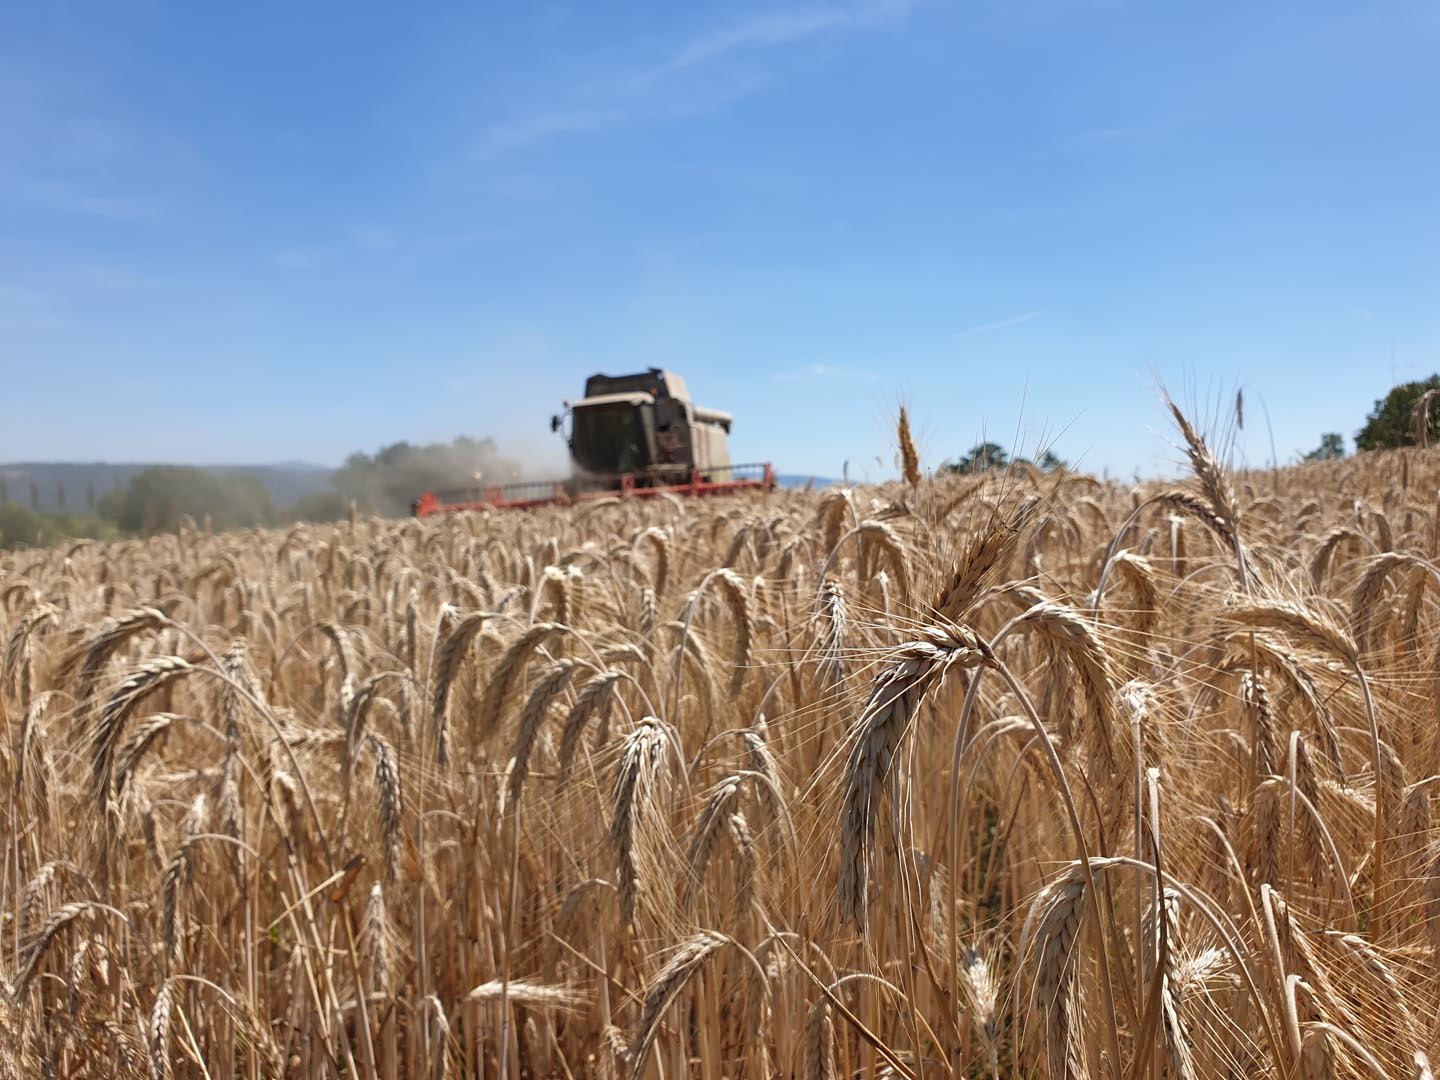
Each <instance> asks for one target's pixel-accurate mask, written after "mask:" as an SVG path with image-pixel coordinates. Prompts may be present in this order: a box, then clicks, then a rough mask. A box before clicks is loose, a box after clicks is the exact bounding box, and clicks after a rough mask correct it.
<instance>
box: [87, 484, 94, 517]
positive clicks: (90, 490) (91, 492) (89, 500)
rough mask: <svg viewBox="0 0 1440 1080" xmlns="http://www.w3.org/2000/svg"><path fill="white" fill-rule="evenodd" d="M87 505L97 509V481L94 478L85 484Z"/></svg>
mask: <svg viewBox="0 0 1440 1080" xmlns="http://www.w3.org/2000/svg"><path fill="white" fill-rule="evenodd" d="M85 505H86V506H87V507H89V508H90V509H91V510H92V511H93V510H94V509H95V482H94V481H93V480H92V481H91V482H90V483H88V484H86V485H85Z"/></svg>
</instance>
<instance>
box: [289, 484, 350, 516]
mask: <svg viewBox="0 0 1440 1080" xmlns="http://www.w3.org/2000/svg"><path fill="white" fill-rule="evenodd" d="M349 512H350V500H349V499H347V498H346V497H345V496H344V495H341V494H340V493H339V492H338V491H317V492H314V493H313V494H310V495H302V496H300V498H298V499H296V500H295V502H294V503H293V504H292V505H290V506H289V507H287V508H286V510H285V515H284V516H285V520H286V521H341V520H343V519H344V518H345V516H346V515H347V514H349Z"/></svg>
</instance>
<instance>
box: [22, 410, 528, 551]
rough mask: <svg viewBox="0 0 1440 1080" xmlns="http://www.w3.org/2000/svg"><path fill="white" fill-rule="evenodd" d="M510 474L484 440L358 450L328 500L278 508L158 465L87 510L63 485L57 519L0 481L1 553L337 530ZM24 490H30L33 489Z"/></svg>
mask: <svg viewBox="0 0 1440 1080" xmlns="http://www.w3.org/2000/svg"><path fill="white" fill-rule="evenodd" d="M518 473H519V470H518V468H517V466H516V465H515V463H514V462H512V461H510V460H508V459H506V458H505V457H503V456H502V455H501V454H500V452H499V450H498V449H497V448H496V446H495V443H494V441H493V440H491V439H473V438H468V437H466V436H461V437H460V438H457V439H455V440H453V441H452V442H449V443H431V444H428V445H423V446H419V445H414V444H411V443H408V442H397V443H392V444H390V445H389V446H385V447H382V448H381V449H380V450H379V451H377V452H376V453H375V454H373V455H371V454H366V453H363V452H359V451H357V452H356V453H354V454H351V455H350V456H349V457H348V458H346V459H345V463H344V464H343V465H342V466H341V467H340V468H339V469H336V470H335V472H334V473H333V474H332V476H331V478H330V487H331V489H330V490H329V491H322V492H317V493H314V494H310V495H305V496H302V497H301V498H300V499H298V500H297V501H295V502H294V503H292V504H291V505H289V506H286V507H283V508H278V507H276V506H275V503H274V500H273V499H272V498H271V497H270V493H269V492H268V491H266V490H265V486H264V485H263V484H262V483H261V482H260V479H259V477H257V476H255V475H252V474H248V473H243V472H229V471H227V472H216V471H212V470H209V469H204V468H198V467H194V466H187V465H157V466H153V467H151V468H148V469H145V470H143V471H142V472H139V473H137V474H136V475H135V476H134V477H132V478H131V479H130V481H129V483H127V484H125V485H124V486H123V487H118V488H117V489H116V490H114V491H111V492H108V493H106V494H104V495H99V496H97V495H96V493H95V491H94V489H93V486H92V487H91V488H90V490H88V491H87V493H86V500H85V501H86V506H85V509H84V510H83V511H81V510H80V509H79V508H77V509H76V511H75V512H70V511H69V510H68V509H67V507H66V497H65V493H64V488H63V485H62V486H61V488H60V490H59V492H57V496H58V498H57V502H58V505H59V506H60V509H59V510H55V511H41V510H39V509H37V507H38V506H39V503H40V500H39V497H38V493H37V492H35V491H31V492H30V503H31V505H29V506H26V505H23V504H22V503H21V502H19V501H18V500H17V499H16V498H14V497H13V496H14V495H15V494H18V493H12V492H11V491H10V489H9V485H8V483H7V482H6V480H5V479H4V478H3V477H0V547H15V546H17V545H21V544H23V545H28V546H37V545H40V544H45V543H51V542H55V541H59V540H61V539H68V538H82V537H89V538H94V539H113V538H115V537H120V536H150V535H153V534H155V533H158V532H173V531H175V530H176V529H178V528H179V527H180V526H181V525H182V524H183V523H186V522H190V523H192V524H193V525H195V526H198V527H202V528H211V529H216V530H220V529H244V528H251V527H255V526H272V525H284V524H288V523H291V522H296V521H314V522H325V521H338V520H340V519H341V518H343V517H345V516H346V515H347V514H348V513H349V512H350V509H351V507H352V506H353V507H354V508H355V510H356V512H357V513H361V514H384V515H391V516H394V515H399V514H405V513H408V512H409V510H410V505H411V503H412V502H413V501H414V500H415V499H416V498H417V497H418V496H419V495H420V494H421V493H422V492H424V491H427V490H434V489H437V488H445V487H452V486H473V485H475V484H476V483H478V482H481V481H483V482H486V483H497V482H501V483H503V482H505V481H507V480H511V479H514V478H515V477H516V476H517V475H518ZM32 486H33V485H32Z"/></svg>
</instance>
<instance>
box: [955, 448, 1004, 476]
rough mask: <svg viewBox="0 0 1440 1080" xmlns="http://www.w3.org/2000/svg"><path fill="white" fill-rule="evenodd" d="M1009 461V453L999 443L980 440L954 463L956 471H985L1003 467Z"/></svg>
mask: <svg viewBox="0 0 1440 1080" xmlns="http://www.w3.org/2000/svg"><path fill="white" fill-rule="evenodd" d="M1009 461H1010V455H1009V454H1008V453H1006V451H1005V448H1004V447H1003V446H1001V445H1000V444H999V443H993V442H982V443H977V444H976V445H975V446H973V447H971V448H970V452H969V453H968V454H966V455H965V456H964V457H962V458H961V459H960V460H959V461H957V462H956V463H955V465H954V470H955V472H958V473H978V472H987V471H989V470H990V469H1003V468H1004V467H1005V466H1006V464H1008V463H1009Z"/></svg>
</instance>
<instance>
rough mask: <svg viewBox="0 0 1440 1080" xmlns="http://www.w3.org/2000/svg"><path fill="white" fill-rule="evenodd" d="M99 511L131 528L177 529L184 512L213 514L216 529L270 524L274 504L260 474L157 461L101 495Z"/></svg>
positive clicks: (142, 530) (199, 519) (141, 530)
mask: <svg viewBox="0 0 1440 1080" xmlns="http://www.w3.org/2000/svg"><path fill="white" fill-rule="evenodd" d="M100 512H101V513H102V514H103V515H104V516H106V517H108V518H110V519H111V520H113V521H114V522H115V523H116V525H118V526H119V527H120V528H121V529H124V530H125V531H127V532H134V533H142V534H148V533H154V532H164V531H168V530H173V529H175V528H176V527H177V526H178V525H179V524H180V519H181V518H182V517H189V518H191V519H192V520H194V521H197V522H203V521H205V520H207V519H208V520H209V522H210V524H211V525H212V526H213V527H214V528H216V529H239V528H245V527H247V526H250V525H268V524H271V523H273V522H274V520H275V506H274V504H273V503H272V502H271V501H270V496H269V494H268V493H267V492H266V491H265V488H264V486H263V485H262V484H261V483H260V480H259V478H258V477H255V476H250V475H247V474H244V473H223V474H220V473H212V472H209V471H207V470H205V469H194V468H187V467H184V466H178V465H158V466H155V467H154V468H150V469H146V470H144V471H143V472H140V473H137V474H136V475H135V476H134V477H133V478H132V479H131V481H130V483H129V484H127V485H126V487H125V489H124V490H123V491H121V492H118V493H112V494H110V495H107V496H105V497H104V498H103V499H101V500H100Z"/></svg>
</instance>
